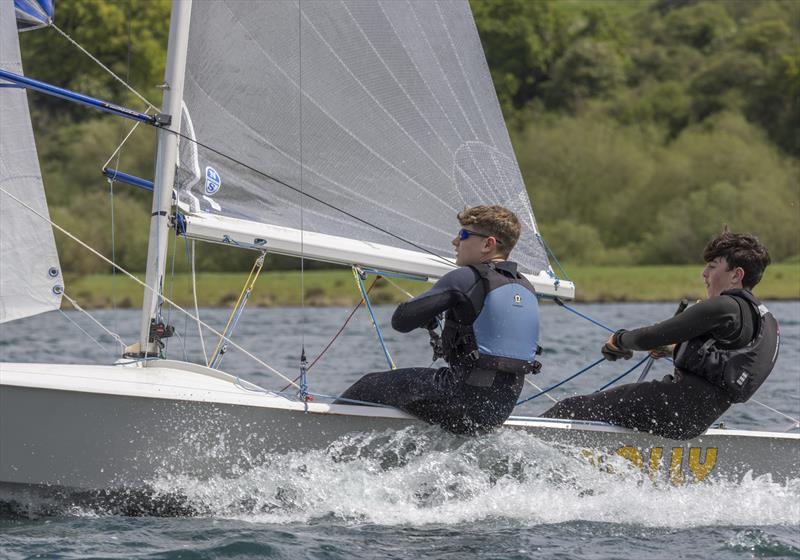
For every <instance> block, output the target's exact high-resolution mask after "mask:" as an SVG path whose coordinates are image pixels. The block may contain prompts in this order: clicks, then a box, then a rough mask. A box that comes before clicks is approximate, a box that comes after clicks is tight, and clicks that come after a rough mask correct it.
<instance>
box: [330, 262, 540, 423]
mask: <svg viewBox="0 0 800 560" xmlns="http://www.w3.org/2000/svg"><path fill="white" fill-rule="evenodd" d="M495 269H496V270H497V271H498V272H500V273H501V274H506V275H515V274H516V270H517V265H516V263H513V262H509V261H504V262H500V263H496V265H495ZM474 290H482V292H481V293H483V295H485V289H484V288H483V282H482V279H481V277H480V276H479V275H478V274H477V273H476V271H475V270H473V269H472V268H470V267H461V268H458V269H456V270H453V271H452V272H449V273H447V274H446V275H444V276H443V277H442V278H440V279H439V281H438V282H436V284H435V285H434V286H433V288H431V289H430V290H428V291H427V292H425V293H424V294H422V295H420V296H417V297H416V298H414V299H411V300H409V301H407V302H405V303H402V304H401V305H400V306H398V308H397V310H396V311H395V312H394V315H393V316H392V327H393V328H394V329H395V330H398V331H400V332H410V331H412V330H414V329H416V328H421V327H425V326H427V325H428V324H430V322H431V321H433V320H434V319H435V317H436V316H437V315H439V314H440V313H442V312H447V314H446V319H445V320H446V321H456V320H457V319H456V315H457V316H459V317H462V318H463V320H464V321H465V322H466V323H467V324H471V323H472V322H474V320H475V318H476V317H477V315H478V312H479V310H475V308H474V305H473V303H472V300H471V299H470V298H469V297H468V295H467V294H469V293H470V292H472V293H473V295H474V294H475V292H474ZM473 299H474V298H473ZM481 301H482V299H481ZM445 350H447V349H445ZM487 373H488V372H487ZM471 374H472V371H470V370H469V369H468V368H464V367H441V368H438V369H433V368H405V369H396V370H392V371H381V372H376V373H369V374H367V375H365V376H364V377H362V378H361V379H359V380H358V381H357V382H356V383H354V384H353V385H352V386H351V387H350V388H348V389H347V390H346V391H345V392H344V393H342V395H341V397H340V398H341V399H353V400H358V401H366V402H370V403H377V404H385V405H389V406H394V407H397V408H400V409H401V410H404V411H406V412H408V413H410V414H413V415H414V416H417V417H419V418H421V419H423V420H425V421H427V422H430V423H432V424H439V425H440V426H442V427H443V428H444V429H446V430H448V431H450V432H453V433H457V434H479V433H484V432H487V431H490V430H492V429H493V428H496V427H497V426H500V425H502V423H503V422H505V421H506V420H507V419H508V417H509V415H510V414H511V411H512V410H513V408H514V406H515V404H516V401H517V399H518V398H519V394H520V392H521V391H522V385H523V379H524V374H523V373H507V372H491V376H493V380H492V381H491V384H490V385H488V386H478V385H476V384H474V383H472V380H471V379H472V378H471ZM337 402H338V403H341V404H346V403H347V401H345V400H340V401H337Z"/></svg>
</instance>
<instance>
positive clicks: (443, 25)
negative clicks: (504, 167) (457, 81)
mask: <svg viewBox="0 0 800 560" xmlns="http://www.w3.org/2000/svg"><path fill="white" fill-rule="evenodd" d="M434 5H435V6H436V12H437V13H438V14H439V17H440V18H441V20H442V27H444V30H445V33H447V39H448V40H449V42H450V46H451V47H452V48H453V55H454V56H455V57H456V61H457V62H458V67H459V68H460V69H461V75H462V76H463V77H464V82H466V84H467V89H469V93H470V96H471V97H472V101H473V103H475V107H476V108H477V109H478V115H479V116H480V117H481V121H482V122H483V126H484V128H485V129H486V133H487V134H488V135H489V139H490V140H491V142H492V145H493V146H494V145H496V144H497V142H496V141H495V139H494V135H492V131H491V129H490V128H489V125H488V124H487V122H486V117H484V116H483V110H482V109H481V106H480V104H479V103H478V100H477V99H476V98H475V90H474V89H472V83H471V82H470V80H469V79H468V78H467V74H466V72H464V65H463V64H462V62H461V57H460V56H458V49H457V48H456V45H455V43H454V42H453V36H452V35H451V34H450V28H449V27H448V26H447V23H446V22H445V20H444V16H443V15H442V10H441V7H440V6H439V3H438V2H434ZM462 110H463V109H462Z"/></svg>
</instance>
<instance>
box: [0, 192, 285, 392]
mask: <svg viewBox="0 0 800 560" xmlns="http://www.w3.org/2000/svg"><path fill="white" fill-rule="evenodd" d="M0 192H2V193H3V194H5V195H6V196H8V197H9V198H11V199H12V200H15V201H16V202H17V203H19V204H20V205H22V206H23V207H25V208H27V209H28V210H29V211H30V212H32V213H33V214H34V215H36V216H38V217H39V218H41V219H42V220H44V221H45V222H47V223H49V224H50V225H51V226H53V227H54V228H56V229H57V230H58V231H60V232H61V233H63V234H64V235H66V236H67V237H69V238H70V239H72V240H73V241H75V242H76V243H77V244H78V245H80V246H81V247H83V248H85V249H87V250H88V251H89V252H91V253H92V254H94V255H95V256H97V257H98V258H100V259H101V260H102V261H104V262H106V263H108V264H110V265H112V266H115V267H117V269H118V270H119V271H120V272H122V273H123V274H124V275H125V276H127V277H128V278H130V279H131V280H133V281H134V282H136V283H137V284H139V285H140V286H142V287H143V288H144V289H146V290H150V292H151V293H153V294H156V295H157V296H158V297H160V298H161V299H162V300H164V301H165V302H167V303H169V304H170V305H172V306H174V307H175V309H177V310H178V311H180V312H181V313H186V314H187V315H189V318H190V319H194V320H196V321H197V322H198V323H200V324H201V325H202V326H204V327H205V328H206V329H208V330H209V331H211V332H212V333H214V334H215V335H217V336H223V334H222V333H220V332H219V331H218V330H217V329H215V328H214V327H212V326H211V325H209V324H207V323H205V322H203V321H201V320H200V318H199V317H197V316H195V315H192V314H191V313H190V312H189V311H186V310H185V309H184V308H183V307H181V306H180V305H178V304H177V303H175V302H174V301H172V300H171V299H169V298H167V297H166V296H163V295H159V294H158V291H157V290H156V289H155V288H153V287H152V286H149V285H148V284H147V283H146V282H143V281H142V280H140V279H139V278H137V277H136V276H134V275H133V274H131V273H130V272H128V271H127V270H126V269H124V268H123V267H121V266H120V265H118V264H117V263H114V262H111V260H110V259H109V258H108V257H106V256H105V255H103V254H102V253H100V252H99V251H98V250H97V249H95V248H94V247H91V246H90V245H88V244H87V243H85V242H84V241H81V240H80V239H79V238H78V237H76V236H75V235H73V234H72V233H70V232H69V231H67V230H66V229H64V228H63V227H61V226H60V225H58V224H57V223H55V222H54V221H53V220H51V219H50V218H49V217H47V216H44V215H43V214H42V213H41V212H39V211H37V210H36V209H35V208H33V207H32V206H30V205H29V204H28V203H26V202H24V201H23V200H20V199H19V198H17V197H16V196H14V195H13V194H11V193H10V192H8V191H7V190H6V189H4V188H3V187H2V186H0ZM226 340H227V341H228V343H229V344H230V345H231V346H233V347H234V348H236V349H237V350H239V351H240V352H242V353H243V354H244V355H245V356H247V357H248V358H250V359H251V360H253V361H255V362H256V363H257V364H259V365H261V366H262V367H264V368H265V369H267V370H268V371H270V372H272V373H274V374H275V375H277V376H278V377H280V378H281V379H283V380H284V381H288V382H289V383H290V384H291V385H292V386H294V387H298V388H299V386H298V385H297V384H296V383H295V382H294V381H292V380H291V379H289V378H288V377H287V376H285V375H284V374H283V373H281V372H280V371H278V370H277V369H275V368H274V367H272V366H271V365H269V364H268V363H266V362H265V361H264V360H262V359H261V358H259V357H258V356H256V355H254V354H253V353H252V352H250V351H248V350H246V349H245V348H243V347H242V346H240V345H239V344H237V343H235V342H234V341H232V340H230V339H226Z"/></svg>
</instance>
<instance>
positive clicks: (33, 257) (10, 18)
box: [0, 0, 63, 323]
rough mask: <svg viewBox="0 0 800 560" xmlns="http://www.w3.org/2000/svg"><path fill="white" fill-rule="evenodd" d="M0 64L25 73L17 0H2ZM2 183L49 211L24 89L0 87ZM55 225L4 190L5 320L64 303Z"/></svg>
mask: <svg viewBox="0 0 800 560" xmlns="http://www.w3.org/2000/svg"><path fill="white" fill-rule="evenodd" d="M0 68H3V69H4V70H9V71H11V72H15V73H17V74H22V63H21V59H20V51H19V42H18V39H17V29H16V25H15V21H14V4H13V0H0ZM0 188H2V189H3V190H4V191H6V192H8V193H10V194H12V195H13V196H14V197H16V198H18V199H20V200H22V201H23V202H25V204H27V205H29V206H30V207H31V208H33V209H34V210H35V211H36V212H38V213H39V214H41V215H42V216H48V211H47V201H46V200H45V195H44V186H43V184H42V175H41V171H40V170H39V160H38V157H37V155H36V144H35V142H34V137H33V129H32V127H31V119H30V115H29V114H28V100H27V98H26V93H25V90H24V89H21V88H17V87H0ZM62 286H63V280H62V278H61V267H60V265H59V262H58V254H57V253H56V246H55V239H54V238H53V229H52V227H51V226H50V225H49V224H48V223H47V222H45V221H44V220H43V219H41V218H39V217H37V216H36V215H34V214H33V213H32V212H31V211H30V210H29V209H27V208H25V207H24V206H22V205H21V204H20V203H19V202H17V201H16V200H14V199H13V198H11V197H10V196H8V195H7V194H6V193H5V192H2V191H0V323H3V322H6V321H11V320H12V319H19V318H22V317H28V316H30V315H36V314H38V313H43V312H45V311H50V310H53V309H58V308H59V307H60V306H61V290H60V289H59V287H62Z"/></svg>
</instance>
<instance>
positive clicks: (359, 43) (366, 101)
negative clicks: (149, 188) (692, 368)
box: [0, 0, 800, 492]
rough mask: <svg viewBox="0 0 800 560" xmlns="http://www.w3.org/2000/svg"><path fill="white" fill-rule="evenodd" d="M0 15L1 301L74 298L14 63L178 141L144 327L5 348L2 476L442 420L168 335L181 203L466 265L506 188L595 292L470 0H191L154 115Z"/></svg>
mask: <svg viewBox="0 0 800 560" xmlns="http://www.w3.org/2000/svg"><path fill="white" fill-rule="evenodd" d="M23 3H25V4H30V2H27V0H26V2H23ZM45 4H48V3H46V2H45ZM51 8H52V7H50V9H51ZM49 15H52V12H50V14H45V17H48V16H49ZM0 25H2V29H1V30H0V31H2V33H1V34H0V76H1V77H2V78H3V80H4V81H3V83H2V86H4V87H0V111H2V113H0V114H2V127H0V150H1V151H0V156H2V157H0V189H2V190H0V203H1V204H0V208H2V220H0V228H2V229H0V231H1V232H2V238H1V239H0V250H2V254H1V255H0V266H2V271H0V290H2V291H1V292H0V321H2V322H7V321H11V320H14V319H18V318H21V317H26V316H31V315H34V314H37V313H43V312H46V311H48V310H54V309H58V308H59V306H60V304H61V297H62V294H63V291H64V283H63V279H62V276H61V272H60V266H59V263H58V256H57V254H56V251H55V243H54V241H53V230H52V228H53V224H52V223H51V222H50V220H49V217H48V213H47V207H46V202H45V197H44V190H43V185H42V180H41V173H40V171H39V167H38V161H37V156H36V148H35V144H34V138H33V133H32V128H31V123H30V118H29V115H28V108H27V100H26V94H25V90H24V89H20V88H19V87H5V86H14V85H15V84H16V85H20V84H21V85H22V86H23V87H26V88H29V89H36V90H39V91H43V92H45V93H51V94H55V95H59V96H61V97H64V98H67V99H69V100H72V101H77V102H80V103H84V104H88V105H91V106H94V107H96V108H99V109H101V110H104V111H108V112H112V113H115V114H117V115H119V116H123V117H126V118H132V119H134V120H139V121H141V122H144V123H146V124H149V125H152V126H154V127H155V128H156V129H157V134H158V141H159V142H158V154H157V164H156V170H155V182H154V194H153V219H152V224H151V230H150V246H149V252H148V262H147V277H146V281H145V284H146V287H145V290H144V294H145V298H144V300H145V301H144V309H143V314H142V322H141V328H140V333H141V334H140V338H139V342H138V344H137V345H134V347H131V348H128V349H127V354H128V356H129V358H128V359H125V360H121V361H120V362H119V363H117V364H113V365H112V364H109V365H66V364H56V363H52V364H44V363H35V364H34V363H3V364H1V365H0V488H2V489H3V490H4V491H12V492H13V491H16V490H20V489H32V488H35V489H52V488H61V489H72V490H97V489H130V488H142V487H146V486H147V485H148V483H150V482H152V481H153V480H156V479H158V478H159V477H163V476H173V475H174V476H188V477H195V478H197V479H201V480H202V479H206V478H209V477H212V476H217V475H222V476H226V475H231V476H233V475H235V474H237V473H241V472H242V470H244V469H247V468H251V467H254V466H257V465H258V464H259V463H260V462H261V461H263V459H264V457H266V456H268V455H270V454H275V453H285V452H287V451H291V450H294V449H309V448H324V447H326V446H329V445H331V443H332V442H335V441H336V440H338V439H340V438H342V437H344V436H347V435H348V434H353V433H359V432H371V431H377V432H381V431H386V430H389V431H392V430H400V429H403V428H406V427H408V426H410V425H414V424H419V423H420V422H419V421H418V420H415V419H414V418H412V417H410V416H408V415H407V414H404V413H402V412H400V411H398V410H394V409H391V408H386V407H379V406H363V405H356V404H352V405H349V404H348V405H341V404H337V405H334V404H327V403H324V402H319V401H313V402H310V401H308V400H307V399H306V398H303V397H304V396H305V391H306V389H305V387H304V386H303V387H300V389H301V391H299V395H298V396H294V395H291V396H287V395H285V394H279V393H277V392H272V391H269V390H267V389H264V388H261V387H258V386H255V385H253V384H251V383H248V382H246V381H243V380H241V379H240V378H238V377H236V376H233V375H229V374H227V373H224V372H223V371H220V370H219V369H217V368H211V367H206V366H205V365H197V364H193V363H187V362H178V361H171V360H166V359H161V357H160V344H159V342H160V341H159V337H161V336H164V335H166V334H167V332H168V326H166V325H163V319H162V314H161V310H162V307H163V306H164V304H165V302H167V301H166V298H165V297H164V294H163V284H164V276H165V261H166V245H167V239H168V235H169V233H170V232H173V231H174V230H175V228H176V227H177V228H178V229H179V233H180V234H181V235H186V236H187V237H189V238H190V239H194V240H202V241H206V242H214V243H223V244H228V245H231V246H233V247H237V248H244V249H251V250H254V251H255V253H254V255H258V254H260V253H263V252H273V253H278V254H286V255H293V256H299V257H302V258H303V259H316V260H321V261H327V262H332V263H339V264H345V265H350V266H353V267H357V268H358V270H359V271H361V272H362V273H367V272H372V273H375V274H384V275H392V274H396V275H403V276H406V277H414V278H418V279H420V280H428V281H430V280H435V279H436V278H438V277H440V276H441V275H443V274H445V273H446V272H448V271H449V270H451V269H452V268H453V266H454V264H453V261H452V259H451V258H449V257H447V256H445V255H449V254H451V248H450V239H451V237H452V231H450V228H449V227H448V226H447V224H449V221H448V220H450V219H451V217H452V216H454V215H455V214H456V213H457V212H458V211H459V210H460V209H462V208H463V207H465V206H472V205H476V204H487V203H496V204H501V205H504V206H506V207H508V208H510V209H512V210H513V211H514V212H516V214H517V215H518V216H519V217H520V219H521V221H522V222H523V224H524V233H523V237H522V239H521V240H520V242H519V244H518V248H517V249H516V250H515V252H514V258H515V260H516V261H517V262H518V263H519V265H520V268H521V270H523V271H524V272H525V273H526V274H527V276H528V278H529V279H530V280H531V282H532V283H533V284H534V286H535V287H536V289H537V291H538V292H539V295H540V296H541V297H543V298H559V301H564V300H569V299H570V298H571V297H573V295H574V286H573V285H572V283H570V282H568V281H564V280H560V279H558V278H557V277H556V275H555V274H554V273H553V271H552V269H551V267H550V263H549V260H548V255H547V252H546V247H545V245H544V243H543V241H542V239H541V237H540V236H539V234H538V229H537V226H536V222H535V220H534V216H533V211H532V208H531V204H530V201H529V199H528V194H527V192H526V189H525V186H524V184H523V181H522V177H521V174H520V171H519V168H518V166H517V162H516V158H515V156H514V152H513V149H512V146H511V142H510V139H509V136H508V132H507V130H506V128H505V124H504V121H503V117H502V114H501V111H500V107H499V104H498V101H497V98H496V95H495V92H494V89H493V85H492V81H491V78H490V75H489V70H488V67H487V65H486V61H485V58H484V55H483V51H482V49H481V45H480V40H479V37H478V34H477V31H476V28H475V24H474V21H473V19H472V15H471V13H470V10H469V5H468V3H467V2H466V1H461V0H454V1H448V2H414V1H409V2H404V1H394V0H392V1H380V0H378V1H368V2H367V1H356V0H345V1H341V2H327V1H326V2H315V1H311V0H300V1H299V2H298V1H297V0H291V1H289V0H287V1H277V0H276V1H271V2H225V1H221V0H219V1H218V0H205V1H202V2H194V3H192V2H191V0H174V1H173V10H172V20H171V27H170V38H169V47H168V61H167V71H166V84H167V86H168V87H167V88H166V89H165V94H164V102H163V108H162V111H163V113H160V114H157V115H155V116H154V115H151V114H142V113H139V112H137V111H132V110H129V109H125V108H121V107H118V106H115V105H113V104H109V103H105V102H102V101H99V100H95V99H92V98H88V97H86V96H78V97H76V96H75V94H74V93H72V92H67V91H66V90H61V89H58V88H54V87H52V86H48V85H47V84H42V83H41V82H35V81H34V80H31V79H29V78H25V77H24V76H23V75H22V68H21V62H20V54H19V45H18V40H17V26H16V24H15V13H14V1H13V0H0ZM173 193H174V195H173ZM56 227H57V226H56ZM232 250H233V249H232ZM167 303H168V302H167ZM194 318H195V319H196V320H198V322H199V319H198V318H196V317H194ZM218 334H219V333H218ZM226 336H227V334H226ZM226 342H227V343H228V344H231V345H234V346H235V343H234V342H233V341H231V340H229V337H228V338H226ZM237 348H238V347H237ZM208 363H211V362H208ZM264 366H265V367H268V366H266V364H264ZM273 371H274V370H273ZM276 373H280V372H276ZM284 377H285V376H284ZM505 429H513V430H525V431H526V432H529V433H531V434H534V435H535V436H537V437H540V438H542V439H543V440H547V441H552V442H557V443H558V444H563V445H565V446H569V447H570V448H571V449H573V450H574V452H575V453H577V454H585V455H586V456H588V457H589V458H590V459H591V460H594V461H601V460H602V459H603V457H604V456H607V455H614V454H616V455H622V456H623V457H626V458H627V459H629V460H630V461H631V463H632V464H633V465H635V466H636V467H641V468H643V469H647V470H648V472H649V473H650V474H651V475H654V476H655V475H659V474H660V475H663V476H665V477H670V478H671V479H672V480H674V481H681V480H712V479H722V478H726V479H734V480H736V479H739V478H741V477H742V476H743V475H745V473H747V472H752V473H753V474H754V475H763V474H770V475H772V476H773V477H774V478H776V479H778V480H784V479H790V478H797V477H800V462H799V461H798V450H799V449H800V447H799V446H800V434H796V433H794V434H790V433H768V432H752V431H738V430H728V429H725V430H721V429H712V430H709V431H708V432H707V433H706V434H703V435H702V436H701V437H698V438H697V439H695V440H691V441H686V442H677V441H670V440H666V439H663V438H659V437H656V436H652V435H648V434H644V433H635V432H632V431H630V430H626V429H623V428H617V427H613V426H609V425H606V424H602V423H593V422H572V421H564V420H545V419H538V418H527V417H512V418H511V419H510V420H509V421H508V422H507V423H506V426H505Z"/></svg>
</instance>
